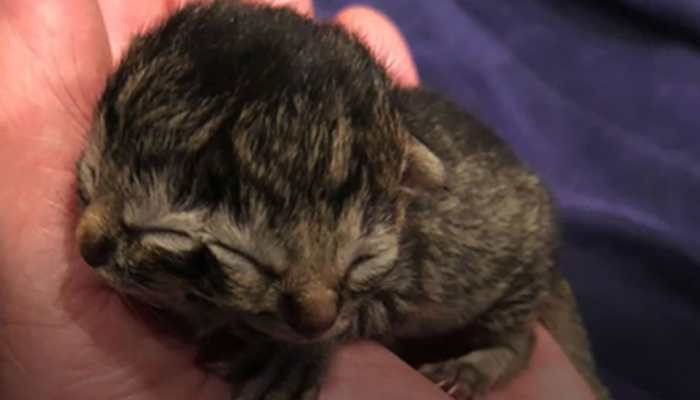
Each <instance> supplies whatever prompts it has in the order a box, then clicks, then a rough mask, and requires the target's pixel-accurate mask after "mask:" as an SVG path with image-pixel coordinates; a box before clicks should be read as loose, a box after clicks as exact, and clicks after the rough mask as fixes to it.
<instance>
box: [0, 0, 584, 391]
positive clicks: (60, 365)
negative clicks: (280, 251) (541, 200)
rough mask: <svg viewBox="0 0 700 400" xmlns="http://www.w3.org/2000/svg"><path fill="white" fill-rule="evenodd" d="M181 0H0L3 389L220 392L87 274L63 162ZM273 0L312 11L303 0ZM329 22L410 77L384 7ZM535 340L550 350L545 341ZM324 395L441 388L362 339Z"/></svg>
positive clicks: (398, 75)
mask: <svg viewBox="0 0 700 400" xmlns="http://www.w3.org/2000/svg"><path fill="white" fill-rule="evenodd" d="M179 2H180V1H177V0H171V1H167V0H158V1H156V0H151V1H147V2H144V1H137V0H101V1H95V0H72V1H70V2H68V1H65V0H45V1H42V2H29V1H25V0H0V54H2V55H3V56H2V57H0V87H2V88H3V95H2V97H0V144H1V146H0V160H2V163H3V164H2V167H3V168H1V169H0V182H2V188H1V189H0V208H1V209H2V210H4V211H3V212H2V213H0V397H2V398H4V399H11V400H14V399H71V400H72V399H102V398H111V399H127V398H128V399H133V400H138V399H143V400H150V399H154V400H155V399H162V398H168V399H183V400H185V399H187V400H191V399H202V400H209V399H212V400H213V399H227V398H228V389H227V387H226V385H225V384H224V383H223V382H221V381H220V380H218V379H217V378H215V377H213V376H209V375H206V374H205V373H203V372H202V371H201V370H199V369H197V368H196V367H195V366H194V364H193V358H194V353H193V351H192V350H191V349H188V348H186V347H184V346H182V345H181V344H179V343H178V342H176V341H174V340H171V339H169V338H167V337H163V336H161V335H158V334H156V333H154V332H153V331H151V330H149V328H148V327H147V326H145V325H144V324H143V323H142V322H141V321H140V320H139V319H138V318H136V317H135V316H134V315H133V314H132V313H130V312H129V310H128V309H127V308H126V307H125V306H124V305H123V303H121V301H120V300H119V298H118V297H117V296H115V295H114V293H112V292H111V291H109V290H107V289H105V287H104V286H103V285H101V284H100V283H99V282H98V280H97V279H96V278H95V277H94V276H93V275H92V273H91V271H90V269H89V268H88V267H87V266H86V265H85V264H84V263H83V262H82V261H81V259H80V257H79V255H78V252H77V248H76V245H75V242H74V234H73V231H74V226H75V222H76V218H75V199H74V197H75V196H74V181H75V180H74V163H75V160H76V159H77V156H78V154H79V152H80V149H81V147H82V144H83V141H84V135H85V134H86V128H87V126H88V124H89V114H90V110H91V107H92V105H93V104H94V102H95V99H96V97H97V96H98V94H99V92H100V90H101V88H102V85H103V83H104V80H105V77H106V76H107V75H108V73H109V71H110V69H111V66H112V65H113V64H114V63H115V62H116V60H117V59H118V58H119V54H120V53H121V52H122V51H123V49H124V47H125V45H126V44H127V43H128V40H129V37H130V36H131V34H132V33H133V32H134V31H135V30H138V29H141V28H142V27H144V26H148V25H149V24H151V23H153V22H154V21H156V20H157V19H158V18H160V17H161V16H163V15H165V14H167V13H169V12H172V10H174V9H175V7H177V6H178V4H177V3H179ZM267 2H268V3H283V2H280V1H276V2H275V1H271V0H270V1H267ZM284 3H286V4H287V5H291V6H293V7H295V8H297V9H298V10H299V11H301V12H303V13H305V14H307V15H309V16H312V15H313V10H312V5H311V4H310V1H303V0H301V1H287V2H284ZM337 21H338V22H339V23H341V24H343V25H344V26H346V27H347V28H348V29H350V30H352V31H354V32H359V33H360V34H361V36H362V37H363V38H365V40H366V41H367V43H368V44H369V45H370V46H371V47H372V48H373V49H374V50H375V53H376V54H377V56H378V57H379V58H380V59H382V60H384V61H385V62H386V63H387V65H390V71H391V73H392V75H393V76H394V77H395V79H397V81H399V82H401V83H402V84H404V85H415V84H417V82H418V78H417V74H416V71H415V67H414V66H413V63H412V61H411V58H410V55H409V52H408V50H407V48H406V46H405V44H404V42H403V40H402V39H401V36H400V35H399V34H398V32H397V31H396V29H395V28H394V27H393V25H392V24H391V23H390V22H388V21H387V20H386V19H385V18H383V17H382V16H381V15H379V14H377V13H374V12H372V11H370V10H368V9H366V8H360V7H356V8H350V9H347V10H344V11H343V12H341V13H340V14H339V15H338V17H337ZM545 343H547V342H545ZM547 346H549V347H548V348H551V349H552V350H553V351H554V353H556V350H557V349H558V348H557V347H556V345H553V344H552V345H547ZM550 353H552V352H551V351H550V352H549V353H547V352H545V353H544V354H550ZM540 354H542V353H540ZM547 357H548V358H547V360H548V362H549V364H548V365H562V368H564V369H565V367H566V366H567V363H566V361H565V360H564V359H563V358H562V357H561V355H560V353H558V355H557V354H555V355H553V356H547ZM569 368H570V366H569ZM564 369H562V370H564ZM555 370H556V371H559V369H558V367H557V368H555ZM567 376H569V375H567ZM574 376H575V373H574ZM526 379H527V378H526ZM529 379H530V380H529V381H526V382H525V383H523V384H521V385H520V386H518V385H515V386H514V387H515V388H516V389H514V390H516V392H514V393H518V396H517V397H513V398H526V397H524V396H526V394H523V393H524V392H523V391H522V390H526V391H527V390H530V388H539V387H540V386H541V385H540V384H537V382H544V383H542V385H544V384H545V383H546V381H547V380H546V379H544V378H543V379H539V380H538V379H537V377H534V378H529ZM528 382H533V383H532V384H530V383H528ZM562 382H563V381H562ZM579 382H580V378H579ZM518 388H520V389H518ZM522 388H525V389H522ZM518 390H520V391H518ZM505 393H507V392H505ZM552 393H554V392H552ZM558 393H562V392H558ZM565 393H567V394H568V393H570V392H568V391H567V392H565ZM504 396H507V394H504ZM322 397H323V398H325V399H338V400H340V399H357V398H361V399H368V400H371V399H383V400H389V399H404V400H410V399H431V398H434V399H444V398H447V397H446V396H445V395H444V394H442V393H441V392H440V391H439V390H437V388H435V387H434V386H433V385H432V384H431V383H430V382H428V381H427V380H425V379H424V378H422V377H421V376H420V375H419V374H418V373H417V372H415V371H413V370H412V369H410V368H409V367H408V366H406V365H405V364H403V363H402V362H401V361H400V360H398V359H397V358H396V357H394V356H392V355H391V354H390V353H389V352H388V351H386V350H384V349H382V348H381V347H379V346H377V345H373V344H371V343H358V344H356V345H351V346H348V348H347V349H344V350H343V351H342V352H340V354H339V355H338V356H337V357H336V358H335V360H334V362H333V365H332V368H331V373H330V376H329V380H328V383H327V385H326V387H325V388H324V390H323V393H322ZM496 398H499V399H500V398H504V397H494V399H496ZM531 398H545V397H537V396H535V397H531ZM551 398H562V397H561V394H560V395H559V396H555V397H551ZM567 398H572V397H567Z"/></svg>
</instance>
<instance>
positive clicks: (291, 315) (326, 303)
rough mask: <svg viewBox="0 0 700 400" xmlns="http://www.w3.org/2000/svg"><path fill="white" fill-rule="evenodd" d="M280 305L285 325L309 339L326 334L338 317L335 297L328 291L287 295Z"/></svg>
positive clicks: (321, 290) (320, 290)
mask: <svg viewBox="0 0 700 400" xmlns="http://www.w3.org/2000/svg"><path fill="white" fill-rule="evenodd" d="M281 305H282V315H283V316H284V320H285V321H286V322H287V324H289V326H290V327H292V329H294V330H295V331H296V332H297V333H299V334H301V335H303V336H305V337H307V338H309V339H311V338H315V337H318V336H321V335H323V334H324V333H326V332H327V331H328V330H329V329H330V328H331V327H332V326H333V324H334V323H335V320H336V318H337V316H338V306H337V299H336V295H335V293H334V292H332V291H330V290H328V289H318V290H316V291H309V292H305V293H302V294H287V295H285V296H284V297H283V298H282V304H281Z"/></svg>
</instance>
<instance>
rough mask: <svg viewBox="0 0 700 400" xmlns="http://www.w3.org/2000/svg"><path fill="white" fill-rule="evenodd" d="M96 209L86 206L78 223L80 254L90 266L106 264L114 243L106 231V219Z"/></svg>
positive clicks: (112, 251) (113, 248)
mask: <svg viewBox="0 0 700 400" xmlns="http://www.w3.org/2000/svg"><path fill="white" fill-rule="evenodd" d="M96 211H99V210H92V209H90V208H88V209H87V210H86V211H85V213H84V214H83V216H82V217H81V219H80V223H79V224H78V232H77V237H78V244H79V246H80V255H81V256H82V257H83V259H84V260H85V262H86V263H88V265H90V266H91V267H99V266H101V265H104V264H106V263H107V262H108V261H109V259H110V257H112V254H113V253H114V250H115V247H116V244H115V242H114V240H113V239H112V238H111V237H110V235H109V234H108V233H107V230H108V229H107V226H106V221H105V220H104V218H103V217H102V216H101V215H100V214H99V213H98V212H96Z"/></svg>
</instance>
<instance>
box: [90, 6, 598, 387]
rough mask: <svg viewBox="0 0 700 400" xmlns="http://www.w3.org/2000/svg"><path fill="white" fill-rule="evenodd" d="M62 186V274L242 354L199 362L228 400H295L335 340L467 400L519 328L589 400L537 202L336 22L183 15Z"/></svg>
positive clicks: (491, 143)
mask: <svg viewBox="0 0 700 400" xmlns="http://www.w3.org/2000/svg"><path fill="white" fill-rule="evenodd" d="M78 177H79V179H78V180H79V187H80V196H81V199H82V204H83V211H82V215H81V219H80V224H79V228H78V232H77V236H78V242H79V245H80V250H81V253H82V255H83V257H84V259H85V260H86V261H87V263H88V264H90V265H91V266H93V267H94V268H95V271H96V272H97V273H98V274H100V275H101V276H102V277H104V279H106V280H107V281H108V282H109V284H110V285H111V286H113V287H114V288H115V289H116V290H117V291H119V292H121V293H123V294H124V295H125V296H128V297H129V298H133V299H136V300H138V301H139V302H141V303H144V304H147V305H148V306H150V307H153V308H155V309H161V310H163V311H164V312H167V313H169V314H172V315H174V316H176V317H177V318H178V319H180V320H181V321H183V323H184V325H186V326H187V327H188V329H189V330H190V331H191V332H192V333H193V335H194V337H196V338H197V340H199V341H201V342H206V341H207V340H208V338H212V337H217V338H218V340H219V341H221V340H223V341H224V342H227V341H228V342H231V343H242V346H241V347H240V348H239V351H237V352H233V353H231V354H230V355H227V356H226V357H223V359H219V360H217V369H218V370H219V371H220V372H221V373H222V374H224V375H226V377H227V379H229V380H230V381H231V382H234V383H235V384H236V387H237V388H239V389H240V390H239V391H238V392H237V393H236V394H234V398H236V399H314V398H316V396H317V390H318V388H319V386H320V383H321V382H322V378H323V371H324V365H325V361H326V359H327V357H328V356H329V355H330V354H332V352H333V350H334V349H335V348H336V347H337V346H339V345H341V344H342V343H344V342H346V341H348V340H352V339H355V338H369V339H373V340H377V341H379V342H381V343H383V344H385V345H386V346H387V347H389V348H390V349H392V350H394V351H395V352H397V353H398V354H399V355H400V356H403V357H404V358H405V359H406V360H407V361H409V362H412V363H413V364H415V365H416V366H417V367H418V368H420V369H421V370H422V371H423V372H424V373H425V374H426V375H427V376H429V377H430V378H431V379H434V380H435V382H440V383H441V384H442V385H443V387H444V388H445V389H446V390H447V391H448V392H449V393H451V394H452V395H453V396H455V397H456V398H459V399H466V398H470V397H471V396H472V395H476V394H480V393H483V392H485V391H487V390H489V389H490V388H491V387H493V386H494V385H497V384H501V383H504V382H507V381H508V379H510V377H512V376H513V374H515V373H516V372H518V371H519V370H520V369H521V368H523V367H524V366H525V365H526V362H527V360H528V357H529V355H530V351H531V346H532V331H533V325H534V323H535V322H536V321H538V320H539V321H541V322H542V323H544V325H545V326H546V327H548V328H549V329H550V330H551V331H552V334H553V335H554V337H555V338H556V339H557V340H558V341H559V343H560V344H561V345H562V347H563V348H564V350H565V352H566V353H567V354H568V355H569V357H570V358H571V360H572V362H573V363H574V364H575V365H576V366H577V367H578V368H579V370H580V371H581V372H582V373H583V374H584V375H585V376H586V377H587V378H588V380H589V382H590V383H591V385H592V386H593V387H594V388H596V390H598V393H599V396H600V398H604V397H605V396H606V395H605V392H604V389H603V388H602V386H601V385H600V383H599V382H598V380H597V379H596V377H595V374H594V372H593V371H594V367H593V361H592V358H591V356H590V353H589V350H588V343H587V339H586V335H585V333H584V331H583V329H582V328H581V326H580V323H579V318H578V315H577V312H576V308H575V305H574V303H573V298H572V295H571V293H570V291H569V287H568V285H567V284H566V282H565V281H564V280H563V279H562V277H561V276H560V275H559V274H558V273H557V271H556V266H555V251H556V246H557V243H556V241H557V235H556V226H555V223H554V220H553V216H552V206H551V202H550V196H549V194H548V193H547V192H546V190H545V189H543V187H542V186H541V185H540V183H539V181H538V180H537V178H536V177H535V176H533V175H532V174H531V173H530V172H529V171H528V170H527V169H526V168H524V167H523V166H522V165H521V163H519V162H518V160H517V159H516V158H515V157H514V155H513V154H512V153H511V151H510V150H509V149H508V148H507V147H506V146H505V145H504V143H502V142H501V141H500V140H499V139H498V138H497V136H495V135H494V134H493V133H491V132H490V131H489V130H487V129H486V128H484V127H483V126H482V125H480V124H479V123H478V122H477V121H476V120H475V119H473V118H472V117H471V116H470V115H468V114H466V113H464V112H462V111H461V110H459V109H457V108H456V107H455V106H454V105H452V104H451V103H449V102H447V101H445V100H443V99H441V98H439V97H438V96H435V95H433V94H430V93H428V92H426V91H424V90H422V89H403V88H399V87H397V86H396V85H395V84H393V83H392V82H391V80H390V79H389V77H388V76H387V74H386V71H385V70H384V68H383V67H382V66H380V65H378V64H377V63H376V62H375V61H374V60H373V58H372V57H371V55H370V53H369V51H368V50H367V49H366V48H365V47H364V46H363V45H362V44H360V43H359V42H358V41H357V40H356V39H354V38H353V37H351V36H350V35H349V34H347V33H345V32H344V31H343V30H341V29H340V28H337V27H334V26H331V25H323V24H319V23H315V22H312V21H310V20H307V19H304V18H302V17H300V16H298V15H296V14H294V13H292V12H290V11H287V10H279V9H276V10H275V9H270V8H265V7H251V6H244V5H240V4H238V3H237V2H224V1H218V2H214V3H213V4H211V5H197V6H188V7H185V8H184V9H182V10H181V11H178V12H177V13H175V14H174V15H173V16H172V17H170V18H168V19H167V20H166V21H165V22H164V23H163V24H161V25H159V26H158V27H156V28H154V29H153V30H151V31H149V32H148V33H145V34H143V35H141V36H139V37H137V38H136V39H135V40H134V41H133V43H132V44H131V47H130V48H129V50H128V52H127V54H126V55H125V57H124V58H123V60H122V61H121V63H120V64H119V66H118V68H117V70H116V71H115V72H114V74H113V75H112V76H111V77H110V79H109V81H108V83H107V87H106V89H105V91H104V94H103V96H102V98H101V100H100V102H99V104H98V107H97V110H96V113H95V117H94V122H93V126H92V129H91V132H90V136H89V139H88V145H87V147H86V149H85V151H84V153H83V155H82V157H81V159H80V162H79V168H78ZM446 337H451V339H450V340H452V341H453V343H458V346H457V347H459V351H456V352H453V353H452V354H450V353H449V352H446V351H445V350H444V349H442V348H441V347H444V346H439V343H442V342H444V341H445V338H446ZM418 342H420V343H421V346H422V348H423V349H424V350H425V349H427V351H424V353H427V355H426V354H423V355H422V356H416V355H415V354H413V353H415V351H414V350H415V348H416V343H418ZM426 346H427V347H426Z"/></svg>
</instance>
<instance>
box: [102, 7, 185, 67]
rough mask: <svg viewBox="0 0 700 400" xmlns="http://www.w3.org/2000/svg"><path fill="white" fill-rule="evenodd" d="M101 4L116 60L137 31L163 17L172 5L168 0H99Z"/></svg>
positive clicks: (113, 55)
mask: <svg viewBox="0 0 700 400" xmlns="http://www.w3.org/2000/svg"><path fill="white" fill-rule="evenodd" d="M99 4H100V9H101V10H102V15H103V19H104V23H105V26H106V27H107V33H108V35H109V44H110V49H111V51H112V57H113V59H114V61H115V62H116V61H117V60H118V59H119V58H120V57H121V54H122V53H123V52H124V50H125V49H126V47H127V45H128V44H129V41H130V40H131V39H132V37H133V35H134V34H135V33H137V32H140V31H143V30H144V29H146V28H147V27H149V26H150V25H152V24H153V23H154V22H155V21H157V20H158V19H160V18H162V17H163V16H164V15H166V13H167V12H168V11H169V10H170V8H171V7H172V2H169V1H167V0H150V1H142V0H99Z"/></svg>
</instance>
